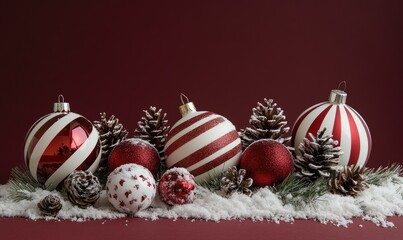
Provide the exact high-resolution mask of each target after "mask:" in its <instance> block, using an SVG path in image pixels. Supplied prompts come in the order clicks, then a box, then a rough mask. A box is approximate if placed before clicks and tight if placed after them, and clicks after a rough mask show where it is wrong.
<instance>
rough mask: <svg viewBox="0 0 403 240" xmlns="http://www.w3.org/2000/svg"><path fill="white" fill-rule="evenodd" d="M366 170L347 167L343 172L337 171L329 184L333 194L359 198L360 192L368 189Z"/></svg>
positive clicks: (357, 167)
mask: <svg viewBox="0 0 403 240" xmlns="http://www.w3.org/2000/svg"><path fill="white" fill-rule="evenodd" d="M365 171H366V170H365V168H361V167H359V166H348V167H347V166H346V167H344V169H343V170H341V171H335V172H334V173H333V174H332V176H331V178H330V180H329V183H328V186H329V187H330V190H331V192H332V193H335V194H341V195H349V196H357V194H358V193H359V192H361V191H362V190H364V189H366V188H367V187H368V185H367V184H366V183H365V182H364V181H365Z"/></svg>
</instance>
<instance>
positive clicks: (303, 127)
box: [294, 103, 330, 154]
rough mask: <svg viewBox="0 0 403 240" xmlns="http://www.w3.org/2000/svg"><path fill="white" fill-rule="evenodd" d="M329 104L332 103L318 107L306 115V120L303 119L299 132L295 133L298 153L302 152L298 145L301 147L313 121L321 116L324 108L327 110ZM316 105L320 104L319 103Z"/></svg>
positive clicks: (295, 144) (296, 151)
mask: <svg viewBox="0 0 403 240" xmlns="http://www.w3.org/2000/svg"><path fill="white" fill-rule="evenodd" d="M329 105H330V103H328V104H324V105H322V106H319V107H317V108H316V109H314V110H313V111H312V112H310V113H309V114H308V115H307V116H306V117H305V119H304V120H302V122H301V124H300V125H299V128H298V129H297V132H296V134H295V140H294V147H295V153H296V154H300V151H299V148H298V147H299V145H300V143H302V142H303V140H304V138H305V136H306V134H307V132H308V130H309V128H310V127H311V125H312V122H313V121H314V120H315V119H316V118H317V117H318V116H319V114H320V113H321V112H323V110H325V109H326V108H327V107H329ZM316 106H318V104H317V105H316ZM312 134H314V135H316V133H312Z"/></svg>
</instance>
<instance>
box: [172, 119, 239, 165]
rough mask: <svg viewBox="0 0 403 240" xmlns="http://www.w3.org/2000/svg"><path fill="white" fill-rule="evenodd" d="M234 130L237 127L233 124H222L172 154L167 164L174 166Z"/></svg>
mask: <svg viewBox="0 0 403 240" xmlns="http://www.w3.org/2000/svg"><path fill="white" fill-rule="evenodd" d="M234 130H235V127H234V125H232V124H231V123H229V122H221V123H219V124H218V125H216V126H214V127H213V128H211V129H209V130H207V131H205V132H204V133H202V134H200V135H199V136H197V137H195V138H193V139H192V140H190V141H189V142H187V143H185V144H184V145H182V146H181V147H180V148H178V149H176V150H175V151H174V152H172V153H171V155H169V157H168V159H167V161H168V162H167V163H168V164H169V166H172V165H174V164H175V163H177V162H179V161H180V160H182V159H184V158H185V157H187V156H189V155H190V154H192V153H194V152H196V151H197V150H199V149H201V148H203V147H205V146H206V145H208V144H210V143H211V142H213V141H214V140H217V139H218V138H220V137H222V136H224V135H225V134H227V133H229V132H231V131H234Z"/></svg>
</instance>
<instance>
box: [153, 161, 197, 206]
mask: <svg viewBox="0 0 403 240" xmlns="http://www.w3.org/2000/svg"><path fill="white" fill-rule="evenodd" d="M195 187H196V183H195V181H194V176H193V175H192V174H190V173H189V171H188V170H186V169H185V168H172V169H169V170H168V171H166V172H165V173H164V175H162V177H161V180H160V182H159V184H158V192H159V194H160V197H161V200H162V201H164V202H165V203H167V204H169V205H175V204H186V203H191V202H193V199H194V195H195V194H194V190H195Z"/></svg>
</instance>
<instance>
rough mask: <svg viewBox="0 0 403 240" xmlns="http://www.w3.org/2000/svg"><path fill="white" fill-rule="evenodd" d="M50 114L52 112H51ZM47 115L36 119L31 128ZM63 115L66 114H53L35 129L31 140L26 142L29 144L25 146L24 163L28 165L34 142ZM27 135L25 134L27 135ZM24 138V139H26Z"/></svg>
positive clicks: (34, 145)
mask: <svg viewBox="0 0 403 240" xmlns="http://www.w3.org/2000/svg"><path fill="white" fill-rule="evenodd" d="M51 114H53V113H51ZM49 115H50V114H47V115H46V116H43V117H42V118H41V119H39V120H38V121H36V124H34V126H32V129H33V128H34V127H35V126H36V125H37V124H38V123H39V122H41V121H43V119H44V118H45V117H48V116H49ZM63 116H66V115H56V116H53V117H52V118H50V119H48V120H47V122H46V123H44V124H43V125H42V127H40V128H39V129H38V130H37V131H36V133H34V136H33V138H32V140H31V142H30V143H28V144H29V147H28V148H27V157H26V159H25V163H26V164H27V166H29V160H30V159H31V154H32V152H33V151H34V149H35V147H36V144H37V143H38V142H39V139H41V138H42V136H43V134H45V132H46V131H47V130H48V129H49V128H50V127H51V126H52V125H53V124H54V123H55V122H57V120H58V119H59V118H62V117H63ZM30 131H31V130H30ZM28 135H29V134H28ZM28 135H27V137H28ZM26 140H28V139H26ZM26 140H25V141H26Z"/></svg>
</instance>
